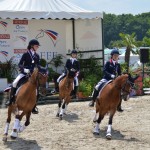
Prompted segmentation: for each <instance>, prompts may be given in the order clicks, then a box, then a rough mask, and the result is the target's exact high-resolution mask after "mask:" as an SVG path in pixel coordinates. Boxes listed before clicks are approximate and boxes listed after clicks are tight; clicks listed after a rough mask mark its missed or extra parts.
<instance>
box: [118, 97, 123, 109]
mask: <svg viewBox="0 0 150 150" xmlns="http://www.w3.org/2000/svg"><path fill="white" fill-rule="evenodd" d="M121 103H122V99H120V102H119V104H118V106H117V111H119V112H123V109H122V108H121Z"/></svg>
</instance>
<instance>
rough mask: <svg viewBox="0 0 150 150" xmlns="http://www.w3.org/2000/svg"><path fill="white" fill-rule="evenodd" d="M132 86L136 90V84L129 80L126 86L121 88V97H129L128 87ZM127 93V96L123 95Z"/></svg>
mask: <svg viewBox="0 0 150 150" xmlns="http://www.w3.org/2000/svg"><path fill="white" fill-rule="evenodd" d="M127 85H130V87H131V88H134V83H132V82H131V81H130V80H129V79H127V80H126V82H125V84H124V85H123V87H122V88H121V93H122V94H121V96H125V95H129V94H130V90H129V91H128V90H126V86H127ZM123 93H125V94H123Z"/></svg>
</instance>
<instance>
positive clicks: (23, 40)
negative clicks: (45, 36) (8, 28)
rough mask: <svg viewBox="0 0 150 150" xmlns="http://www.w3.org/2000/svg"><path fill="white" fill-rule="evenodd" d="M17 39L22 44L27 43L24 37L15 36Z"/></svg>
mask: <svg viewBox="0 0 150 150" xmlns="http://www.w3.org/2000/svg"><path fill="white" fill-rule="evenodd" d="M16 38H17V39H20V40H21V41H22V42H23V43H24V44H25V43H26V41H27V37H25V36H16Z"/></svg>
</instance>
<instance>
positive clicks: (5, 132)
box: [4, 123, 9, 134]
mask: <svg viewBox="0 0 150 150" xmlns="http://www.w3.org/2000/svg"><path fill="white" fill-rule="evenodd" d="M8 130H9V123H6V125H5V130H4V134H8Z"/></svg>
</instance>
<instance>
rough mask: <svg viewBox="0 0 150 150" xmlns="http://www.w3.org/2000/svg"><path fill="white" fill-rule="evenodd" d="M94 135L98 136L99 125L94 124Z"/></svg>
mask: <svg viewBox="0 0 150 150" xmlns="http://www.w3.org/2000/svg"><path fill="white" fill-rule="evenodd" d="M93 132H94V133H98V134H99V132H100V128H99V123H96V126H95V128H94V131H93Z"/></svg>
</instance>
